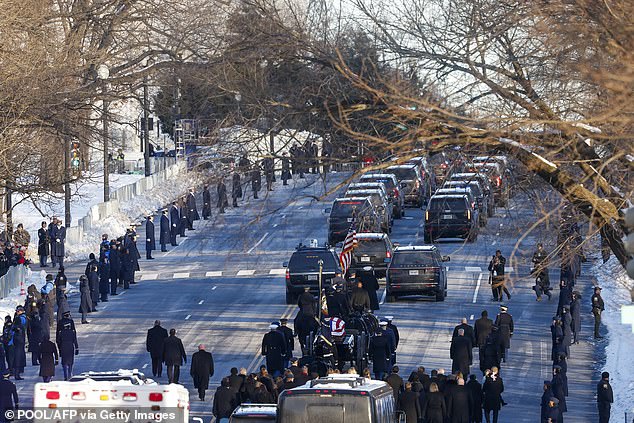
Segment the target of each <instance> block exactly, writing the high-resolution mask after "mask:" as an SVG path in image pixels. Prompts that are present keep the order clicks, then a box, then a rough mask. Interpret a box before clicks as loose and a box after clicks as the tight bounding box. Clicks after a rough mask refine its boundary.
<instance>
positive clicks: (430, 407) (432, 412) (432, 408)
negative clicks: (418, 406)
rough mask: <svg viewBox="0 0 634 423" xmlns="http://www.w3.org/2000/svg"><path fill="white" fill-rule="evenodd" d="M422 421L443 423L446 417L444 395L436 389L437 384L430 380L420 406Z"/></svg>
mask: <svg viewBox="0 0 634 423" xmlns="http://www.w3.org/2000/svg"><path fill="white" fill-rule="evenodd" d="M422 412H423V421H425V422H426V423H444V422H445V418H446V417H447V405H446V404H445V397H444V395H443V394H442V392H440V390H439V389H438V384H437V383H436V382H432V383H431V384H430V385H429V392H428V393H427V395H425V401H424V402H423V407H422Z"/></svg>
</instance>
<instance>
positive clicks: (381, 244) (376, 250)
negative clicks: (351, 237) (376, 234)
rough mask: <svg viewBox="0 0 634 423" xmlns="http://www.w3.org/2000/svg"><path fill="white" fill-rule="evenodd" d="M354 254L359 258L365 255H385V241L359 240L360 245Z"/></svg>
mask: <svg viewBox="0 0 634 423" xmlns="http://www.w3.org/2000/svg"><path fill="white" fill-rule="evenodd" d="M354 254H355V255H357V256H359V255H363V254H372V255H376V254H381V255H384V254H385V241H383V240H382V239H380V238H379V239H359V240H358V245H357V247H356V248H355V249H354Z"/></svg>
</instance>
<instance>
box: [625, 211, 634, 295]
mask: <svg viewBox="0 0 634 423" xmlns="http://www.w3.org/2000/svg"><path fill="white" fill-rule="evenodd" d="M624 218H625V226H626V227H627V229H628V231H629V233H628V234H627V235H626V236H625V239H624V242H623V243H624V244H625V251H627V253H628V254H629V255H630V259H629V260H628V262H627V275H628V276H629V277H630V278H632V279H634V258H632V257H634V207H630V208H629V209H627V210H625V216H624ZM632 300H633V301H634V291H633V298H632Z"/></svg>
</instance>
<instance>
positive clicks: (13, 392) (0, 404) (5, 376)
mask: <svg viewBox="0 0 634 423" xmlns="http://www.w3.org/2000/svg"><path fill="white" fill-rule="evenodd" d="M9 377H11V372H9V371H8V370H5V371H4V372H3V373H2V380H0V422H10V421H12V420H13V419H10V418H9V416H7V415H6V414H5V413H6V412H7V411H9V410H13V411H15V410H17V409H18V405H19V404H18V402H19V399H18V391H17V389H16V388H15V384H14V383H13V382H11V381H10V380H9Z"/></svg>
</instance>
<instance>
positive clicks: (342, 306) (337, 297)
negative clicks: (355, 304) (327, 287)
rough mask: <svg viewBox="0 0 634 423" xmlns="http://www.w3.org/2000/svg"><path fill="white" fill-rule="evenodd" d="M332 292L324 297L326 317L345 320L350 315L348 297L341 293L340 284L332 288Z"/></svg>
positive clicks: (341, 286) (341, 287)
mask: <svg viewBox="0 0 634 423" xmlns="http://www.w3.org/2000/svg"><path fill="white" fill-rule="evenodd" d="M333 288H334V290H333V291H331V292H329V293H328V295H327V296H326V304H327V306H328V316H330V317H340V318H342V319H344V320H345V319H346V318H347V317H348V315H349V314H350V304H349V303H348V296H347V295H346V293H345V292H343V285H341V284H340V283H338V284H335V285H334V286H333Z"/></svg>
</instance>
